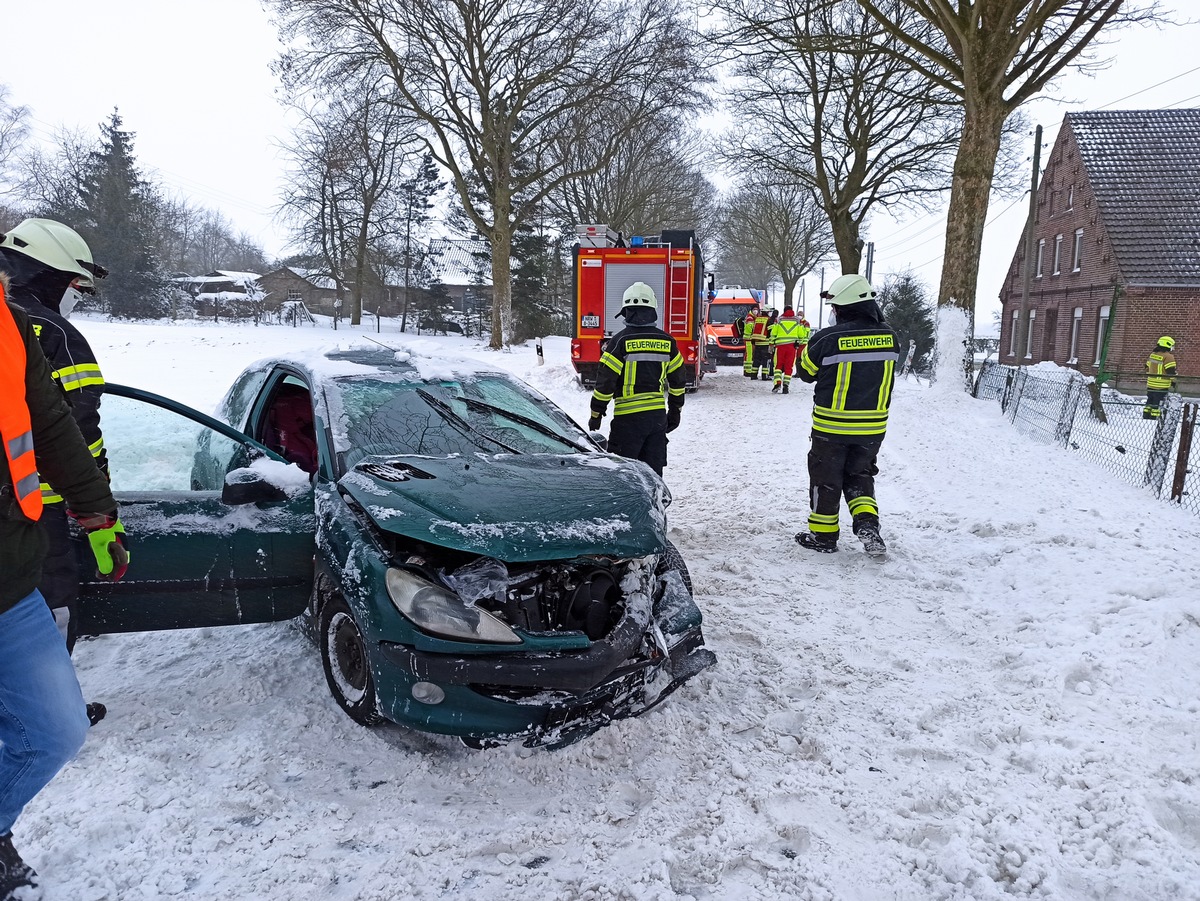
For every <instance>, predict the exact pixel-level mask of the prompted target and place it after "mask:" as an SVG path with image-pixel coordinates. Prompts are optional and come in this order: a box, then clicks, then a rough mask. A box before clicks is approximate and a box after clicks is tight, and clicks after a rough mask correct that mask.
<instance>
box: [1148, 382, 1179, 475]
mask: <svg viewBox="0 0 1200 901" xmlns="http://www.w3.org/2000/svg"><path fill="white" fill-rule="evenodd" d="M1181 407H1182V403H1181V402H1180V400H1179V395H1178V394H1168V395H1167V398H1166V400H1165V401H1164V402H1163V405H1162V415H1161V416H1160V417H1159V419H1158V425H1157V426H1155V428H1154V440H1153V443H1152V444H1151V445H1150V458H1149V459H1148V460H1147V461H1146V478H1145V480H1144V484H1145V485H1147V486H1148V487H1149V488H1150V490H1151V491H1153V492H1154V494H1155V496H1156V497H1162V489H1163V481H1164V480H1165V479H1166V477H1167V464H1168V463H1169V462H1170V461H1171V449H1172V448H1173V447H1174V445H1175V426H1176V425H1178V424H1179V419H1180V415H1181V413H1182V410H1181Z"/></svg>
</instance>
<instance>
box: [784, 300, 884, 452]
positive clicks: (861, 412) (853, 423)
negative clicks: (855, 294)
mask: <svg viewBox="0 0 1200 901" xmlns="http://www.w3.org/2000/svg"><path fill="white" fill-rule="evenodd" d="M899 346H900V338H899V336H897V334H896V333H895V332H894V331H892V329H891V328H890V327H889V326H888V324H887V323H886V322H884V321H883V316H882V315H881V314H880V312H879V307H878V305H877V304H876V303H875V301H873V300H868V301H863V302H862V303H856V304H850V305H848V306H843V307H838V313H837V323H836V324H834V325H831V326H828V327H827V328H823V329H821V330H820V331H819V332H817V333H816V334H815V335H813V337H812V338H811V339H810V340H809V342H808V344H806V345H805V347H804V352H803V353H802V354H801V355H800V364H799V366H798V368H797V374H798V375H799V376H800V379H801V381H805V382H816V388H815V389H814V390H813V415H812V422H813V435H816V436H819V437H821V438H825V439H827V440H829V441H836V442H839V443H841V444H871V443H874V442H877V441H882V440H883V435H884V432H885V431H886V429H887V420H888V409H889V407H890V406H891V402H892V387H893V385H894V382H895V377H896V361H897V360H898V359H899Z"/></svg>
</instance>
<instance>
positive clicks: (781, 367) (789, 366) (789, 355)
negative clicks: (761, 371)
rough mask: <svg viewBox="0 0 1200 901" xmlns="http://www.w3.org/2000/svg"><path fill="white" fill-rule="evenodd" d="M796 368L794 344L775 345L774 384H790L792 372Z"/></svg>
mask: <svg viewBox="0 0 1200 901" xmlns="http://www.w3.org/2000/svg"><path fill="white" fill-rule="evenodd" d="M795 369H796V345H795V344H778V345H776V346H775V384H776V385H790V384H791V383H792V373H793V372H794V371H795Z"/></svg>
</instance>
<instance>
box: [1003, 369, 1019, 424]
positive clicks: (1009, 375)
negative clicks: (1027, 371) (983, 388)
mask: <svg viewBox="0 0 1200 901" xmlns="http://www.w3.org/2000/svg"><path fill="white" fill-rule="evenodd" d="M1016 377H1017V370H1016V369H1015V368H1013V369H1007V370H1005V373H1004V391H1002V392H1001V394H1000V409H1001V410H1002V411H1004V412H1005V413H1007V412H1008V405H1009V403H1011V402H1012V389H1013V381H1014V380H1015V379H1016Z"/></svg>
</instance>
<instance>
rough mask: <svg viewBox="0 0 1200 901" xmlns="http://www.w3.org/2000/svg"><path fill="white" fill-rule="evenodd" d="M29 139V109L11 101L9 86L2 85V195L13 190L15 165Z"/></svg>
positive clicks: (0, 156) (0, 96)
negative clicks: (15, 104)
mask: <svg viewBox="0 0 1200 901" xmlns="http://www.w3.org/2000/svg"><path fill="white" fill-rule="evenodd" d="M28 138H29V109H28V108H27V107H24V106H14V105H13V104H12V103H11V102H10V101H9V92H8V85H4V84H0V194H7V193H9V191H11V190H12V188H13V183H12V181H11V180H10V179H11V177H12V170H13V164H14V163H15V162H16V160H17V156H18V154H19V153H20V152H21V150H22V149H23V148H24V146H25V142H26V140H28Z"/></svg>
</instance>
